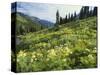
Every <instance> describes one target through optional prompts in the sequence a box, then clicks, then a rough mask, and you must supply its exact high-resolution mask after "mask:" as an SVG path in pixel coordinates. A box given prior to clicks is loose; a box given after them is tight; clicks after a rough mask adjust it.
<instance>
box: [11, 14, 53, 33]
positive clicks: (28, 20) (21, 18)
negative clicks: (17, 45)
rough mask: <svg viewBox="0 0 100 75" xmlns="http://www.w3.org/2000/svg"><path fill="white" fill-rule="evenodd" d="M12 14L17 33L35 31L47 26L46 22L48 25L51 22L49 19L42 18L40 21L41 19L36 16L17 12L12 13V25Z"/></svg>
mask: <svg viewBox="0 0 100 75" xmlns="http://www.w3.org/2000/svg"><path fill="white" fill-rule="evenodd" d="M14 15H16V32H17V34H18V35H20V34H24V33H28V32H35V31H39V30H42V29H44V28H47V27H48V26H46V24H47V23H48V25H51V24H53V23H51V22H49V21H46V20H43V22H42V20H40V19H39V18H37V17H33V16H28V15H26V14H23V13H20V12H17V13H12V25H13V23H14ZM49 27H50V26H49Z"/></svg>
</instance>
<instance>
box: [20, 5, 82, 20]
mask: <svg viewBox="0 0 100 75" xmlns="http://www.w3.org/2000/svg"><path fill="white" fill-rule="evenodd" d="M22 6H23V7H24V8H25V9H23V8H21V9H19V10H20V11H21V12H25V13H26V14H28V15H31V16H36V17H38V18H40V19H45V20H49V21H52V22H55V20H56V11H57V10H59V13H60V16H61V17H65V16H66V14H69V12H70V13H74V11H76V12H77V13H79V11H80V9H81V6H72V5H61V4H59V5H58V4H56V5H55V4H44V3H33V4H32V3H25V4H24V3H22Z"/></svg>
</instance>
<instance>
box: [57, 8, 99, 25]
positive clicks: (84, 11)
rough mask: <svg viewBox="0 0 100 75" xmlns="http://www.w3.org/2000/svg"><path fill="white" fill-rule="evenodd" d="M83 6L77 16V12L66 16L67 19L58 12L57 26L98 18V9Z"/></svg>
mask: <svg viewBox="0 0 100 75" xmlns="http://www.w3.org/2000/svg"><path fill="white" fill-rule="evenodd" d="M90 8H91V7H89V6H82V8H81V10H80V12H79V13H78V14H77V13H76V11H75V12H74V13H69V14H68V15H67V14H66V16H65V18H63V17H61V16H60V14H59V10H57V12H56V25H59V24H64V23H68V22H71V21H76V20H78V19H85V18H88V17H92V16H97V7H93V8H92V9H90Z"/></svg>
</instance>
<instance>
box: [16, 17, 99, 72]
mask: <svg viewBox="0 0 100 75" xmlns="http://www.w3.org/2000/svg"><path fill="white" fill-rule="evenodd" d="M96 33H97V20H96V17H90V18H87V19H83V20H78V21H73V22H70V23H66V24H63V25H59V27H58V29H57V30H55V28H51V29H44V30H41V31H38V32H34V33H27V34H26V35H20V36H19V38H20V41H21V42H20V44H19V45H17V47H16V50H17V60H18V63H17V72H21V71H22V72H26V71H28V72H29V71H30V69H31V71H44V70H45V71H48V70H49V71H50V70H67V69H81V68H96V67H97V37H96V36H97V35H96ZM23 46H24V47H23ZM21 58H22V59H23V58H24V59H23V60H24V61H23V60H22V59H21ZM27 60H28V62H29V63H30V65H29V66H28V65H27V63H26V61H27ZM22 64H24V65H22ZM34 65H35V66H34ZM23 67H24V68H23Z"/></svg>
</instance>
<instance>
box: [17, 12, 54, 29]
mask: <svg viewBox="0 0 100 75" xmlns="http://www.w3.org/2000/svg"><path fill="white" fill-rule="evenodd" d="M17 13H18V14H20V15H21V16H25V17H26V18H29V19H31V20H32V21H33V22H37V23H39V24H41V25H43V26H45V27H53V26H54V23H53V22H50V21H48V20H44V19H40V18H38V17H35V16H29V15H26V14H24V13H21V12H17Z"/></svg>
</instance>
